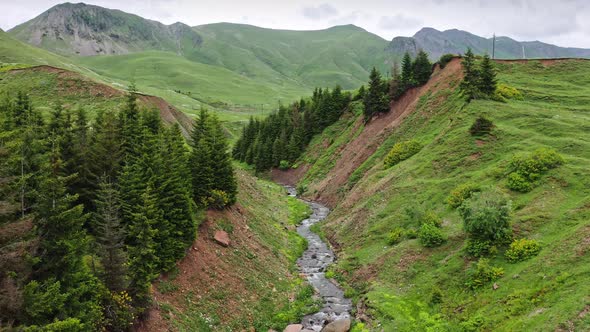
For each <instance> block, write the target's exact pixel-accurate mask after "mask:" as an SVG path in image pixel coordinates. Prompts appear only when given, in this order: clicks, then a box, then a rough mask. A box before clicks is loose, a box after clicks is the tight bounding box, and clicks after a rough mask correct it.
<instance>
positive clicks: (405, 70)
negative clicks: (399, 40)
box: [400, 52, 415, 92]
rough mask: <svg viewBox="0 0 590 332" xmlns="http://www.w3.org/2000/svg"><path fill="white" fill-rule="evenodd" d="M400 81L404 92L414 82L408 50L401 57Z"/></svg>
mask: <svg viewBox="0 0 590 332" xmlns="http://www.w3.org/2000/svg"><path fill="white" fill-rule="evenodd" d="M400 82H401V89H402V91H404V92H405V91H406V90H408V89H409V88H411V87H413V86H414V84H415V81H414V68H413V65H412V58H411V57H410V53H408V52H406V53H405V54H404V57H403V59H402V74H401V80H400Z"/></svg>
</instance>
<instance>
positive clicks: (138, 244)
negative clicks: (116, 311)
mask: <svg viewBox="0 0 590 332" xmlns="http://www.w3.org/2000/svg"><path fill="white" fill-rule="evenodd" d="M156 200H157V197H156V195H155V192H154V188H153V183H149V184H148V185H147V188H146V190H145V191H144V192H143V193H142V195H141V206H142V211H141V212H133V214H132V215H131V218H130V219H129V220H128V225H127V232H128V238H133V239H134V241H133V242H134V243H133V245H128V249H127V251H128V253H129V277H130V286H129V289H130V292H131V295H132V297H133V299H134V303H135V305H136V306H138V307H139V308H146V307H147V305H148V304H149V303H150V294H149V290H150V286H151V282H152V281H153V280H154V279H155V278H156V277H157V276H158V270H157V266H158V264H159V261H158V256H157V253H156V243H155V241H154V238H155V237H156V232H157V231H156V227H157V225H158V224H159V223H161V221H162V219H163V215H162V211H161V210H160V209H159V208H158V207H157V202H156Z"/></svg>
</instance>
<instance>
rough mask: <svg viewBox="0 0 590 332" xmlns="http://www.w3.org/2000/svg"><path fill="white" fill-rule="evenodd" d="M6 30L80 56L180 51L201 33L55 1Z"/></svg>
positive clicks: (196, 43) (196, 41)
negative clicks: (57, 3) (50, 6)
mask: <svg viewBox="0 0 590 332" xmlns="http://www.w3.org/2000/svg"><path fill="white" fill-rule="evenodd" d="M9 33H10V34H11V35H12V36H14V37H16V38H17V39H20V40H21V41H24V42H27V43H29V44H32V45H35V46H39V47H43V48H45V49H48V50H50V51H53V52H55V53H59V54H64V55H82V56H88V55H101V54H104V55H109V54H127V53H130V52H137V51H145V50H162V51H171V52H175V53H178V54H184V52H187V51H190V49H193V48H196V47H199V46H200V45H201V43H202V42H203V39H202V38H201V36H200V35H199V34H198V33H197V32H196V31H194V30H193V29H192V28H191V27H189V26H188V25H186V24H182V23H175V24H172V25H164V24H162V23H160V22H156V21H152V20H147V19H144V18H141V17H139V16H137V15H132V14H128V13H124V12H122V11H119V10H112V9H107V8H102V7H98V6H92V5H87V4H84V3H78V4H72V3H64V4H61V5H57V6H55V7H53V8H50V9H49V10H47V11H46V12H44V13H43V14H41V15H39V16H37V17H35V18H34V19H32V20H30V21H28V22H26V23H23V24H21V25H19V26H16V27H15V28H13V29H11V30H10V31H9Z"/></svg>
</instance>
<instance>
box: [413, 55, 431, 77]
mask: <svg viewBox="0 0 590 332" xmlns="http://www.w3.org/2000/svg"><path fill="white" fill-rule="evenodd" d="M413 67H414V74H413V77H414V80H415V81H416V83H417V84H418V85H424V84H426V82H428V80H429V79H430V75H431V74H432V63H430V60H428V54H427V53H426V52H424V51H423V50H420V51H419V52H418V55H417V56H416V59H415V60H414V64H413Z"/></svg>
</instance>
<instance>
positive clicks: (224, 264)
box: [140, 169, 317, 332]
mask: <svg viewBox="0 0 590 332" xmlns="http://www.w3.org/2000/svg"><path fill="white" fill-rule="evenodd" d="M237 175H238V182H239V188H240V191H239V195H238V203H237V205H236V206H234V207H232V208H230V209H228V210H225V211H223V212H212V213H209V214H208V216H207V220H206V221H205V223H204V224H203V225H201V227H200V229H199V235H198V239H197V241H196V242H195V244H194V245H193V247H194V250H191V252H190V253H189V254H188V256H187V257H186V258H185V259H184V260H183V261H182V262H181V263H180V264H179V267H178V271H177V272H176V273H173V274H171V275H169V276H167V277H165V278H163V279H162V280H161V281H160V282H158V283H156V288H157V290H158V291H157V293H156V294H155V298H156V300H157V302H158V306H157V307H158V308H159V312H158V314H157V315H152V316H151V319H150V320H148V322H147V324H146V325H145V326H143V327H142V329H140V331H143V330H145V331H152V330H162V329H171V330H178V331H203V332H206V331H237V330H243V329H247V328H250V327H254V328H256V331H266V330H268V329H269V328H275V329H279V330H282V329H283V328H284V327H285V326H286V325H287V324H288V323H295V322H297V321H298V320H299V319H300V318H301V317H300V316H301V315H302V314H303V313H306V312H307V311H309V310H313V300H312V298H311V294H312V292H310V291H309V288H308V287H306V286H305V285H304V284H302V280H301V279H300V278H299V277H297V275H296V274H295V273H294V272H295V264H294V263H295V260H296V258H297V257H299V255H300V254H301V252H302V251H303V250H304V248H305V246H306V244H305V241H304V240H303V239H302V238H301V237H299V236H298V235H297V233H296V232H295V229H294V227H293V226H291V225H290V220H291V219H292V217H291V214H293V213H300V211H301V209H302V207H301V206H296V205H297V204H288V197H287V196H286V195H285V190H284V189H283V188H282V187H280V186H277V185H276V184H274V183H271V182H268V181H265V180H261V179H257V178H256V177H254V176H253V175H251V174H249V172H248V171H245V170H243V169H238V171H237ZM289 205H290V206H291V207H290V208H289ZM215 230H225V231H227V232H228V233H229V236H230V239H231V241H232V242H231V243H232V244H231V246H230V247H229V248H224V247H221V246H219V245H218V244H216V243H215V242H214V241H212V240H211V239H212V237H213V233H214V231H215ZM310 308H311V309H310ZM316 309H317V308H316Z"/></svg>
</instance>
